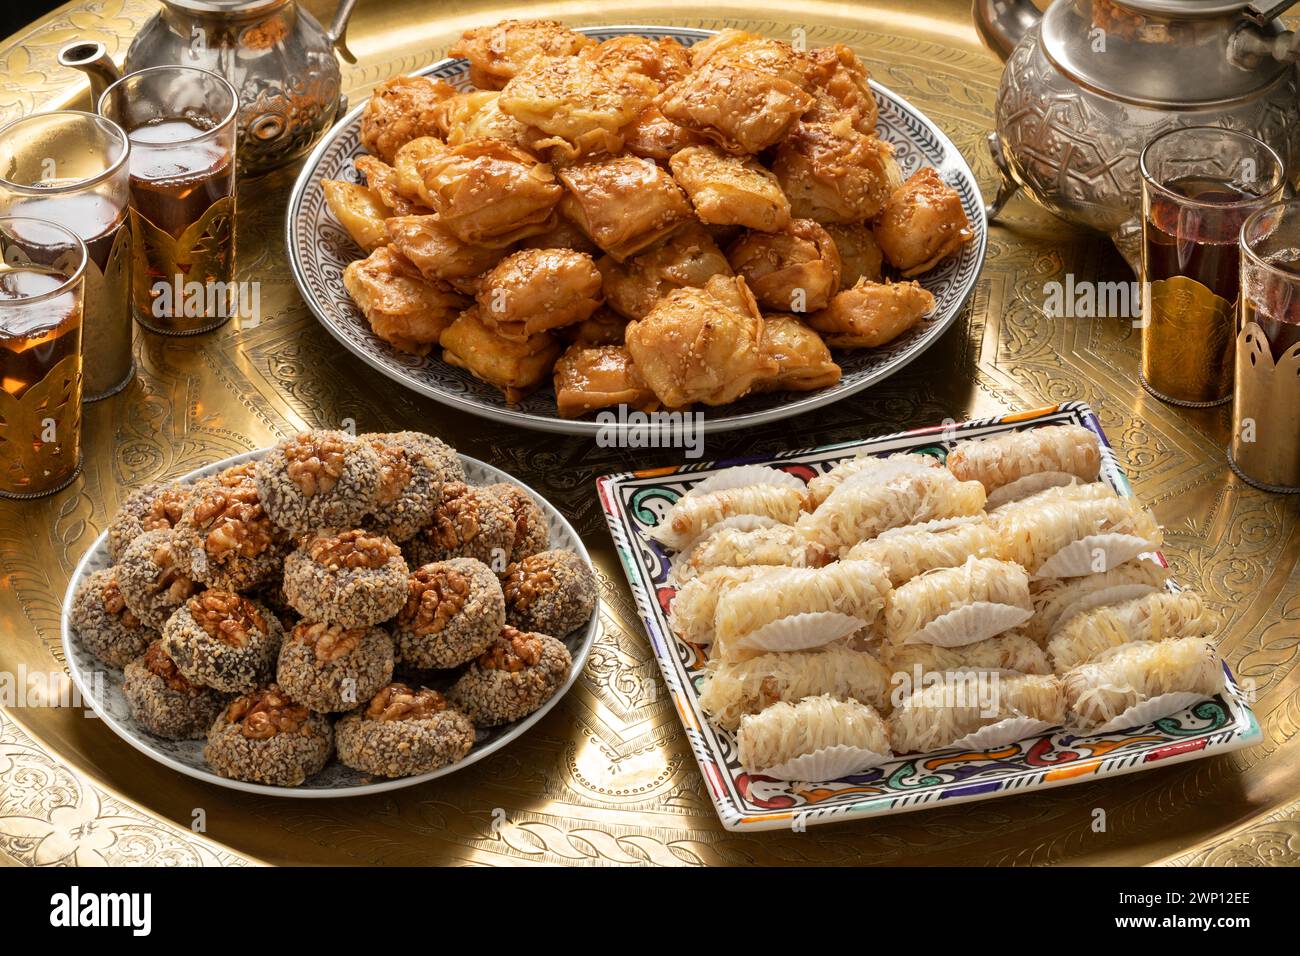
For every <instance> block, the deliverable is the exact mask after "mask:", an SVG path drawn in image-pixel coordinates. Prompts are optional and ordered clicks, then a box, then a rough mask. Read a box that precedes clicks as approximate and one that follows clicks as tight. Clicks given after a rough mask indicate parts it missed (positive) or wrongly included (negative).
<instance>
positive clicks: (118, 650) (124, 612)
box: [71, 568, 158, 667]
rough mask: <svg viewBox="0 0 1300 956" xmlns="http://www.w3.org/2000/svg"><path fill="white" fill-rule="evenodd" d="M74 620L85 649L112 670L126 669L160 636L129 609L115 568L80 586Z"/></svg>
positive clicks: (89, 579)
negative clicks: (118, 583)
mask: <svg viewBox="0 0 1300 956" xmlns="http://www.w3.org/2000/svg"><path fill="white" fill-rule="evenodd" d="M71 617H72V626H73V627H74V628H75V629H76V631H77V636H78V637H79V638H80V639H81V643H82V645H83V646H84V647H85V648H86V650H88V651H90V653H92V654H94V655H95V657H97V658H99V660H101V661H103V662H104V663H105V664H107V665H109V666H110V667H125V666H126V665H127V664H128V663H130V662H131V661H133V660H135V659H136V658H137V657H139V656H140V655H141V654H143V653H144V650H145V648H146V647H148V646H149V642H150V641H152V640H153V639H154V638H156V637H157V636H158V632H157V631H155V630H154V629H153V628H151V627H146V626H145V625H144V623H143V622H142V621H141V620H140V619H139V618H138V617H136V616H135V614H134V613H132V611H131V609H130V608H129V607H127V606H126V598H124V597H123V596H122V591H121V588H119V587H118V585H117V569H116V568H105V569H104V570H102V571H96V572H95V573H93V574H91V575H89V576H88V577H86V578H85V579H84V580H83V581H82V582H81V584H80V585H78V587H77V593H76V594H75V595H74V596H73V598H72V614H71Z"/></svg>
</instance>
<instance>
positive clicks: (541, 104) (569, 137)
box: [499, 56, 660, 158]
mask: <svg viewBox="0 0 1300 956" xmlns="http://www.w3.org/2000/svg"><path fill="white" fill-rule="evenodd" d="M659 89H660V84H659V83H657V82H655V81H654V80H652V79H651V78H650V77H648V76H646V75H644V74H643V73H640V72H637V71H636V70H634V69H630V68H629V67H628V65H627V64H626V63H623V62H617V61H614V60H612V59H602V60H592V59H588V58H585V57H577V56H567V57H537V58H535V59H533V60H532V61H530V62H529V63H528V64H527V65H526V66H524V68H523V69H522V70H520V71H519V72H518V73H516V74H515V75H514V76H513V77H511V79H510V81H509V82H508V83H507V84H506V85H505V87H504V88H503V89H502V90H501V97H500V100H499V103H500V106H501V109H502V111H503V112H505V113H508V114H509V115H511V116H513V117H514V118H515V119H517V120H518V121H519V122H520V123H523V124H524V125H525V126H529V127H532V128H534V129H537V130H540V131H541V132H542V133H544V134H546V135H545V137H544V138H540V139H538V140H536V141H535V144H536V145H543V146H558V147H560V149H561V154H562V155H564V156H565V157H566V158H573V157H575V156H578V155H587V154H592V153H616V152H618V151H619V150H620V149H622V147H623V137H622V136H620V135H619V130H621V129H622V128H623V127H624V126H626V125H627V124H628V123H630V122H632V120H633V119H635V118H636V115H637V114H638V113H640V112H641V110H643V109H645V107H647V106H649V105H650V103H651V101H653V100H654V98H655V96H656V95H657V94H658V93H659ZM557 140H558V142H556V141H557ZM536 145H535V148H536Z"/></svg>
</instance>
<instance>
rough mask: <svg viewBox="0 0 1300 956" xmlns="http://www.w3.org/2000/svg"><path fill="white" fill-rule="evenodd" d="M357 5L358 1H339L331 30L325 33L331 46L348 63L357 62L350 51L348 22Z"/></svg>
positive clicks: (331, 22)
mask: <svg viewBox="0 0 1300 956" xmlns="http://www.w3.org/2000/svg"><path fill="white" fill-rule="evenodd" d="M356 5H357V0H339V5H338V8H337V9H335V11H334V19H333V20H331V21H330V26H329V29H328V30H326V31H325V36H326V38H327V39H328V40H329V41H330V46H332V47H333V48H334V49H335V50H337V51H338V53H339V56H341V57H343V59H344V60H345V61H347V62H348V63H356V62H357V58H356V55H355V54H354V53H353V52H352V51H351V50H349V49H348V20H349V19H350V18H351V16H352V11H353V10H354V9H356Z"/></svg>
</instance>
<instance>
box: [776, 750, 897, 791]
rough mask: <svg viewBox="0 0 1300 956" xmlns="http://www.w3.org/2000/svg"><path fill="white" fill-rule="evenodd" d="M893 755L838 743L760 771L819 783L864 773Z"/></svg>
mask: <svg viewBox="0 0 1300 956" xmlns="http://www.w3.org/2000/svg"><path fill="white" fill-rule="evenodd" d="M892 759H893V755H892V754H879V753H876V752H875V751H874V750H867V749H866V748H864V747H853V746H850V745H849V744H836V745H835V746H833V747H823V748H822V749H821V750H814V751H813V752H812V753H810V754H800V755H799V756H798V757H793V758H791V759H790V760H787V761H785V762H784V763H779V764H777V765H776V766H775V767H768V768H767V769H766V770H759V771H758V774H759V775H760V776H763V777H774V778H776V779H777V780H803V781H807V782H809V783H818V782H822V781H826V780H839V779H840V778H841V777H847V776H848V775H849V774H853V773H862V771H864V770H870V769H871V768H872V767H876V766H879V765H880V764H882V763H884V762H885V761H887V760H892Z"/></svg>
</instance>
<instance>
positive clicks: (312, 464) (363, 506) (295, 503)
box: [256, 431, 382, 534]
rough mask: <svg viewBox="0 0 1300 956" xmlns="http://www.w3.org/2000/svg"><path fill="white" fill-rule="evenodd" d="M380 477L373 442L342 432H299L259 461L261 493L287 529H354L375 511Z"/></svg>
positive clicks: (273, 516) (270, 511) (276, 519)
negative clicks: (371, 443)
mask: <svg viewBox="0 0 1300 956" xmlns="http://www.w3.org/2000/svg"><path fill="white" fill-rule="evenodd" d="M381 473H382V466H381V464H380V461H379V454H378V453H377V452H376V451H375V449H374V448H373V447H371V445H370V443H369V442H365V441H361V440H360V439H358V438H354V437H353V436H352V435H349V434H348V433H347V432H342V431H311V432H300V433H299V434H297V435H295V436H294V437H293V438H288V439H285V440H283V441H281V442H279V443H278V444H276V446H275V447H274V448H272V449H271V451H270V453H269V454H268V455H267V456H266V457H265V458H263V459H262V460H261V461H259V462H258V463H257V468H256V476H257V490H258V492H260V494H261V498H262V506H263V507H264V508H265V509H266V512H267V514H269V515H270V516H271V520H272V521H274V522H275V523H276V524H278V525H279V526H280V527H282V528H284V529H285V530H287V531H291V532H293V533H295V534H300V533H302V532H305V531H315V530H337V529H342V528H355V527H359V526H360V524H361V522H362V520H363V519H364V518H365V516H366V515H367V514H369V513H370V510H371V508H372V507H374V504H375V496H376V495H377V494H378V492H379V483H380V477H381Z"/></svg>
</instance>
